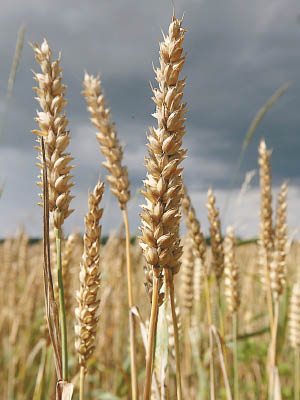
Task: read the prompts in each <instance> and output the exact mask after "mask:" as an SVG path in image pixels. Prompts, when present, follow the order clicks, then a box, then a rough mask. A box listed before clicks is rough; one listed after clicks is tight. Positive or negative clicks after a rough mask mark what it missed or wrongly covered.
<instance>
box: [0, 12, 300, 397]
mask: <svg viewBox="0 0 300 400" xmlns="http://www.w3.org/2000/svg"><path fill="white" fill-rule="evenodd" d="M182 23H183V21H182V19H177V18H176V17H175V16H174V15H173V17H172V21H171V23H170V26H169V29H168V33H167V34H166V35H163V40H162V42H160V44H159V66H158V67H157V68H155V69H154V71H155V74H156V81H157V87H154V88H152V90H153V101H154V103H155V112H154V114H153V117H154V118H155V120H156V123H155V126H153V127H151V128H150V131H149V134H148V136H147V140H148V144H147V147H148V155H147V156H146V158H145V162H146V168H147V173H146V178H145V180H144V188H143V190H141V193H142V195H143V196H144V198H145V202H144V205H142V206H141V209H142V212H141V214H140V217H141V226H140V231H141V235H140V236H139V237H138V238H137V240H136V241H135V242H134V243H131V240H130V230H129V221H128V213H127V204H128V201H129V200H130V182H129V179H128V172H127V168H126V166H124V164H123V149H122V146H121V145H120V143H119V140H118V137H117V133H116V128H115V125H114V123H113V122H112V118H111V113H110V109H109V107H108V105H107V103H106V102H105V99H104V94H103V91H102V88H101V82H100V80H99V77H94V76H92V75H88V74H87V73H86V74H85V76H84V81H83V92H82V94H83V95H84V97H85V100H86V102H87V110H88V112H89V114H90V120H91V122H92V124H93V125H94V126H95V128H96V129H97V133H96V139H97V140H98V142H99V146H100V151H101V153H102V155H103V156H104V157H105V161H104V162H103V165H104V166H105V167H106V169H107V170H108V173H109V175H108V176H107V177H106V179H107V181H108V183H109V186H110V190H111V191H112V193H113V194H114V195H115V196H116V197H117V199H118V202H119V206H120V209H121V211H122V215H123V220H124V224H123V225H122V227H121V228H120V231H119V232H117V233H112V234H111V235H110V236H109V238H108V241H107V242H106V244H105V245H101V244H100V243H101V225H100V223H101V217H102V214H103V212H104V213H105V210H103V208H101V200H102V196H103V193H104V191H105V190H106V188H105V184H104V182H102V181H100V180H99V181H98V182H95V187H94V189H93V190H91V191H90V193H89V194H88V212H87V214H86V216H85V218H84V224H85V231H84V236H83V238H82V236H81V235H80V234H79V233H78V232H73V233H72V234H70V235H69V236H68V237H65V235H64V233H63V225H64V221H65V219H66V218H68V217H69V216H70V215H71V213H72V211H73V210H72V209H71V202H72V198H73V196H72V187H73V185H74V182H73V177H72V175H71V170H72V168H73V166H72V161H73V158H72V156H71V154H70V153H68V151H67V148H68V145H69V142H70V138H71V135H70V132H69V131H68V127H67V126H68V120H67V118H66V114H65V111H64V109H65V106H66V99H65V89H66V87H65V86H64V85H63V83H62V69H61V66H60V61H61V60H60V57H59V58H58V59H55V60H52V53H51V49H50V47H49V45H48V43H47V41H46V40H44V41H43V43H42V44H41V45H40V46H39V45H38V44H36V43H33V44H32V48H33V51H34V55H35V58H36V60H37V62H38V64H39V65H40V68H41V71H40V72H38V73H34V79H35V81H36V87H35V88H34V90H35V93H36V100H37V101H38V103H39V107H40V110H39V111H38V112H37V116H36V118H35V120H36V122H37V125H38V128H37V129H36V130H34V131H33V132H34V134H35V135H36V138H37V145H36V147H35V148H36V150H37V152H38V156H37V158H38V164H37V165H38V168H39V171H40V172H39V178H38V185H39V187H40V188H41V195H40V197H41V202H40V205H41V206H42V207H43V227H44V234H43V241H41V242H38V243H35V244H31V245H30V243H29V237H28V235H27V234H26V233H25V232H24V231H23V230H20V231H19V233H18V235H17V236H16V237H14V238H13V237H8V238H7V239H5V241H4V243H3V244H1V246H0V257H1V266H2V267H1V269H0V276H1V279H0V288H1V290H0V337H1V353H2V354H1V356H0V362H1V367H0V382H1V387H2V389H1V392H2V395H1V396H3V397H1V398H7V399H21V398H22V399H34V400H38V399H50V398H56V399H65V400H66V399H71V398H73V399H76V398H79V399H80V400H83V399H84V398H86V399H124V398H126V399H129V398H131V399H133V400H137V399H141V398H142V399H144V400H147V399H150V398H152V399H156V400H163V399H176V398H177V399H178V400H181V399H207V398H210V399H212V400H213V399H228V400H229V399H235V400H238V399H265V398H268V399H270V400H271V399H273V400H278V399H281V398H292V396H294V399H298V400H299V398H300V389H299V386H300V385H299V377H300V375H299V368H300V362H299V361H300V358H299V357H300V275H299V274H298V273H297V268H296V267H295V265H296V264H297V257H298V245H297V243H296V242H294V243H292V241H290V240H288V235H287V222H286V218H287V184H286V183H283V185H282V187H281V190H280V193H279V195H278V200H277V208H276V216H275V218H274V220H275V223H273V217H272V185H271V165H270V157H271V152H270V151H269V150H268V149H267V147H266V144H265V142H264V141H263V140H262V141H261V143H260V146H259V159H258V163H259V170H260V185H261V210H260V227H259V239H258V241H257V242H255V243H252V244H248V245H243V246H242V245H239V244H238V243H237V240H236V239H235V234H234V227H233V226H229V227H228V228H227V234H226V237H225V238H223V237H222V233H221V232H222V231H221V220H220V216H219V210H218V208H217V206H216V197H215V195H214V193H213V191H212V190H211V189H209V190H208V193H207V210H208V220H209V224H210V231H209V237H210V243H209V244H208V243H207V241H206V240H205V236H204V233H203V232H202V230H201V226H200V223H199V220H198V219H197V217H196V213H195V209H194V208H193V205H192V203H191V199H190V197H189V195H188V192H187V188H186V187H185V186H184V184H183V176H182V173H183V167H182V166H181V162H182V161H183V160H184V158H185V157H186V153H187V150H184V149H182V139H183V136H184V134H185V114H186V111H187V106H186V104H185V103H184V102H183V89H184V86H185V79H183V78H181V70H182V68H183V66H184V62H185V53H184V50H183V41H184V35H185V32H186V31H185V29H184V28H183V27H182ZM181 214H183V216H184V222H185V225H186V228H187V233H186V235H185V236H184V237H181V235H180V219H181ZM123 230H125V235H123ZM288 268H289V274H288V275H289V277H292V279H293V280H294V286H293V288H292V290H290V287H291V280H289V282H288V281H287V269H288ZM125 271H126V272H125ZM125 275H127V280H126V276H125ZM43 289H44V290H43ZM126 292H127V293H126ZM290 292H291V294H290ZM266 310H267V311H266ZM287 327H288V329H286V328H287ZM286 332H288V335H289V341H287V343H286V341H285V340H284V338H285V333H286ZM127 345H128V346H127ZM283 349H284V351H283ZM293 355H294V363H293V362H292V359H293V357H292V356H293ZM293 376H294V379H293Z"/></svg>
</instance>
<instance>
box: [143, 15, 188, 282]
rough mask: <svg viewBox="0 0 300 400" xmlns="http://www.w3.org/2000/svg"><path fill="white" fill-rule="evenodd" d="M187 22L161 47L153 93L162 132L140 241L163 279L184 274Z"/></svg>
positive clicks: (154, 141)
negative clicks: (163, 269) (169, 273)
mask: <svg viewBox="0 0 300 400" xmlns="http://www.w3.org/2000/svg"><path fill="white" fill-rule="evenodd" d="M181 25H182V20H178V19H176V18H175V17H173V20H172V23H171V24H170V27H169V33H168V35H164V41H163V42H161V43H160V67H159V68H156V69H155V73H156V80H157V82H158V86H159V87H158V88H155V89H153V94H154V97H153V101H154V102H155V104H156V111H155V113H154V114H153V116H154V118H156V119H157V124H158V126H157V128H154V127H152V128H151V129H150V135H149V136H148V141H149V143H148V157H147V158H146V168H147V170H148V172H147V176H146V180H145V181H144V187H145V189H144V190H142V191H141V193H142V194H143V195H144V196H145V199H146V204H145V205H143V206H142V209H143V213H142V214H141V219H142V226H141V228H140V229H141V232H142V235H141V236H140V243H141V247H142V248H143V251H144V255H145V258H146V261H147V263H148V264H149V265H151V266H152V267H153V268H154V270H155V271H154V273H155V274H156V275H157V276H158V275H159V273H160V267H167V268H170V269H171V270H172V272H173V273H177V272H178V270H179V268H180V257H181V254H182V248H181V246H180V239H179V221H180V211H179V208H180V203H181V198H182V176H181V173H182V168H180V167H179V164H180V163H181V161H182V160H183V159H184V158H185V153H186V151H184V150H182V149H181V145H182V137H183V135H184V134H185V126H184V122H185V118H184V115H185V113H186V105H185V104H184V103H181V99H182V96H183V93H182V91H183V88H184V86H185V80H184V79H183V80H179V79H178V76H179V73H180V71H181V69H182V67H183V64H184V60H185V56H184V55H183V54H182V53H183V50H182V42H183V39H184V32H185V31H184V29H183V28H182V27H181Z"/></svg>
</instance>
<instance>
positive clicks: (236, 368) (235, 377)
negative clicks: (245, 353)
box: [232, 312, 240, 400]
mask: <svg viewBox="0 0 300 400" xmlns="http://www.w3.org/2000/svg"><path fill="white" fill-rule="evenodd" d="M232 322H233V382H234V400H239V398H240V397H239V366H238V346H237V337H238V315H237V312H235V313H234V314H233V316H232Z"/></svg>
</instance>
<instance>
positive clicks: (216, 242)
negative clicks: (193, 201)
mask: <svg viewBox="0 0 300 400" xmlns="http://www.w3.org/2000/svg"><path fill="white" fill-rule="evenodd" d="M207 199H208V201H207V204H206V207H207V209H208V220H209V225H210V228H209V232H210V244H211V251H212V271H213V272H214V274H215V276H216V280H217V284H218V286H220V281H221V278H222V275H223V272H224V252H223V243H222V233H221V221H220V217H219V210H218V208H217V207H216V197H215V195H214V194H213V192H212V190H211V189H209V190H208V192H207Z"/></svg>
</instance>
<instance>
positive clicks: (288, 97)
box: [0, 0, 300, 235]
mask: <svg viewBox="0 0 300 400" xmlns="http://www.w3.org/2000/svg"><path fill="white" fill-rule="evenodd" d="M2 3H3V4H2V7H1V14H0V26H1V29H2V32H5V34H2V35H0V54H1V63H0V92H1V93H2V95H1V97H2V99H3V98H4V95H5V90H6V86H7V78H8V75H9V70H10V65H11V62H12V58H13V53H14V46H15V40H16V32H17V30H18V27H19V26H20V24H21V23H22V22H25V24H26V42H25V43H24V49H23V53H22V58H21V63H20V66H19V70H18V74H17V79H16V84H15V88H14V93H13V99H12V101H11V104H10V109H9V113H8V116H7V120H6V131H5V136H4V138H2V139H1V146H0V162H1V164H0V165H1V174H0V178H1V179H2V180H4V179H5V180H6V187H5V193H4V196H3V198H2V199H1V203H2V204H1V206H2V212H1V214H3V222H5V223H4V225H5V228H2V231H1V235H4V234H6V233H7V232H9V231H13V230H15V229H16V226H17V224H18V222H19V221H20V219H22V220H24V221H25V223H26V228H27V229H29V230H30V232H31V233H36V232H40V225H39V224H40V222H39V218H37V217H36V206H35V205H34V203H35V202H36V199H37V192H38V191H37V189H36V188H35V185H34V180H35V175H36V173H37V169H36V167H35V166H34V157H35V151H34V150H33V149H32V146H33V144H34V138H33V135H32V134H31V133H30V131H31V129H33V128H34V127H35V123H34V121H33V117H34V115H35V110H36V108H37V104H36V102H35V100H34V99H33V92H32V86H33V84H34V81H33V79H32V73H31V69H34V70H36V71H38V69H39V68H38V65H37V63H36V62H35V60H34V57H33V52H32V49H31V48H30V46H28V44H27V42H28V41H30V42H31V41H37V42H38V43H40V42H41V41H42V39H43V37H47V40H48V42H49V44H50V45H51V47H52V50H53V53H54V56H57V54H58V52H59V51H61V52H62V61H61V65H62V67H63V70H64V72H63V73H64V83H65V84H67V86H68V89H67V98H68V106H67V115H68V118H69V119H70V129H71V134H72V137H73V140H72V143H71V148H70V149H71V151H72V154H73V156H74V157H75V163H76V169H75V171H74V173H75V176H76V187H75V194H76V196H77V199H76V200H75V201H74V207H76V212H75V213H74V216H73V219H72V221H70V222H69V225H68V226H69V227H70V228H71V227H72V226H74V225H76V224H80V225H81V224H82V222H81V221H82V214H83V212H84V211H85V210H86V204H85V202H86V194H87V189H88V187H91V186H92V185H93V183H94V181H95V179H96V178H97V176H98V174H99V172H101V174H102V176H104V175H105V171H104V169H103V168H101V166H100V162H101V160H102V159H103V158H102V156H100V155H99V151H98V147H97V143H96V141H95V138H94V129H93V127H91V125H90V124H89V122H88V115H87V112H86V106H85V102H84V99H83V98H82V96H81V95H80V91H81V81H82V79H83V74H84V70H87V71H88V72H89V73H93V74H97V73H98V72H101V79H102V82H103V87H104V90H105V93H106V98H107V101H108V103H109V105H110V106H111V110H112V115H113V119H114V121H115V122H116V124H117V130H118V133H119V137H120V141H121V142H124V143H126V148H125V153H124V157H125V162H126V163H127V164H128V166H129V174H130V178H131V181H132V192H133V194H135V193H136V191H137V189H138V188H139V187H140V186H141V181H142V179H144V176H145V168H144V167H143V163H144V162H143V157H144V154H145V151H146V150H145V149H146V148H145V143H146V138H145V133H146V131H147V129H148V126H149V125H151V124H152V123H154V119H153V118H152V117H151V113H152V112H153V110H154V105H153V102H152V100H151V89H150V86H149V81H151V82H152V83H153V84H155V80H154V73H153V70H152V61H153V62H154V65H157V63H158V40H160V39H161V32H160V28H161V27H162V28H163V29H164V30H166V29H167V26H168V23H169V21H170V17H171V13H172V8H171V2H170V1H162V0H152V1H151V2H146V1H137V0H127V1H126V2H124V1H123V0H113V1H112V0H103V1H96V0H94V1H85V2H82V1H74V0H72V1H71V0H66V1H63V2H62V1H58V0H55V1H51V2H50V1H39V2H37V1H35V0H28V1H24V2H23V1H17V0H11V1H7V0H5V1H4V2H2ZM175 3H176V4H175V5H176V12H177V14H178V15H181V14H182V13H183V11H185V21H184V25H185V27H186V28H187V29H188V32H187V34H186V40H185V50H186V52H187V60H186V65H185V68H184V74H185V75H187V86H186V90H185V101H186V102H187V103H188V109H189V113H188V114H187V135H186V137H185V139H184V145H185V147H186V148H188V150H189V152H188V159H187V160H186V161H185V179H186V182H187V185H188V187H189V188H190V190H191V191H192V194H193V196H194V199H201V201H202V200H203V196H204V192H205V191H206V190H207V187H208V186H209V185H213V187H214V188H216V189H217V190H220V198H221V199H222V201H223V200H224V199H225V198H226V196H227V194H226V193H227V192H226V191H229V189H230V188H229V183H230V179H231V176H232V173H233V170H234V166H235V163H236V160H237V158H238V155H239V151H240V148H241V144H242V142H243V139H244V135H245V132H246V131H247V128H248V126H249V124H250V122H251V119H252V118H253V117H254V115H255V113H256V112H257V110H258V109H259V107H261V106H262V105H263V104H264V103H265V102H266V101H267V99H268V98H269V97H270V96H271V95H272V94H273V92H274V91H275V90H276V89H278V87H279V86H280V85H281V84H283V83H285V82H291V87H290V88H289V89H288V91H287V93H286V94H285V95H284V96H283V97H282V98H281V99H280V100H279V101H278V103H277V104H276V105H275V106H274V108H273V109H272V110H271V111H270V112H269V114H268V115H267V116H266V117H265V119H264V120H263V122H262V123H261V125H260V126H259V128H258V129H257V132H256V133H255V137H254V140H253V142H252V143H251V144H250V146H249V149H248V151H247V154H246V157H245V160H244V163H243V166H242V169H241V173H240V177H239V181H238V182H237V185H240V184H241V180H242V177H243V175H244V173H245V172H246V171H247V170H249V169H253V168H256V166H257V146H258V142H259V139H260V138H261V137H262V136H264V137H265V138H266V140H267V144H268V146H269V147H272V148H273V150H274V151H273V156H272V158H273V165H274V168H273V178H274V182H275V184H276V185H279V184H280V182H281V180H282V179H283V178H284V177H290V178H291V179H290V184H291V185H297V184H298V182H299V181H300V179H299V178H300V172H299V171H300V170H299V161H298V159H299V157H298V153H299V144H300V140H299V129H300V114H299V111H298V108H299V100H300V68H299V66H300V52H299V43H300V24H299V22H298V20H297V15H298V14H299V13H300V6H299V5H298V3H297V2H296V0H290V1H288V2H286V1H285V0H254V1H251V2H241V1H239V0H228V1H226V2H219V1H208V0H203V1H200V0H199V1H198V0H194V1H192V0H190V1H188V0H181V1H175ZM287 3H288V4H287ZM0 104H1V103H0ZM16 159H17V162H16ZM256 181H257V179H256ZM25 182H26V184H25ZM20 191H22V200H23V203H22V204H21V203H20V201H19V196H18V193H19V192H20ZM293 193H294V194H295V193H297V191H296V189H295V190H294V192H293ZM106 196H107V197H106V200H105V201H107V202H108V203H110V200H111V195H109V194H107V195H106ZM133 197H134V198H133V200H132V206H131V210H132V211H131V219H132V224H133V229H135V227H136V225H137V224H138V216H137V209H136V205H137V204H139V203H140V201H141V199H140V198H138V197H137V196H133ZM203 201H205V200H203ZM224 201H225V200H224ZM113 204H114V203H113ZM113 204H112V205H110V207H109V209H108V210H107V217H106V222H105V225H106V228H105V230H106V231H108V230H109V229H110V228H111V227H112V226H115V225H116V224H117V221H118V217H116V213H114V212H113V209H112V207H113ZM12 210H16V211H15V213H13V215H12V214H11V213H12ZM9 214H10V218H9V217H7V215H9ZM33 216H34V217H33ZM70 220H71V218H70Z"/></svg>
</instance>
